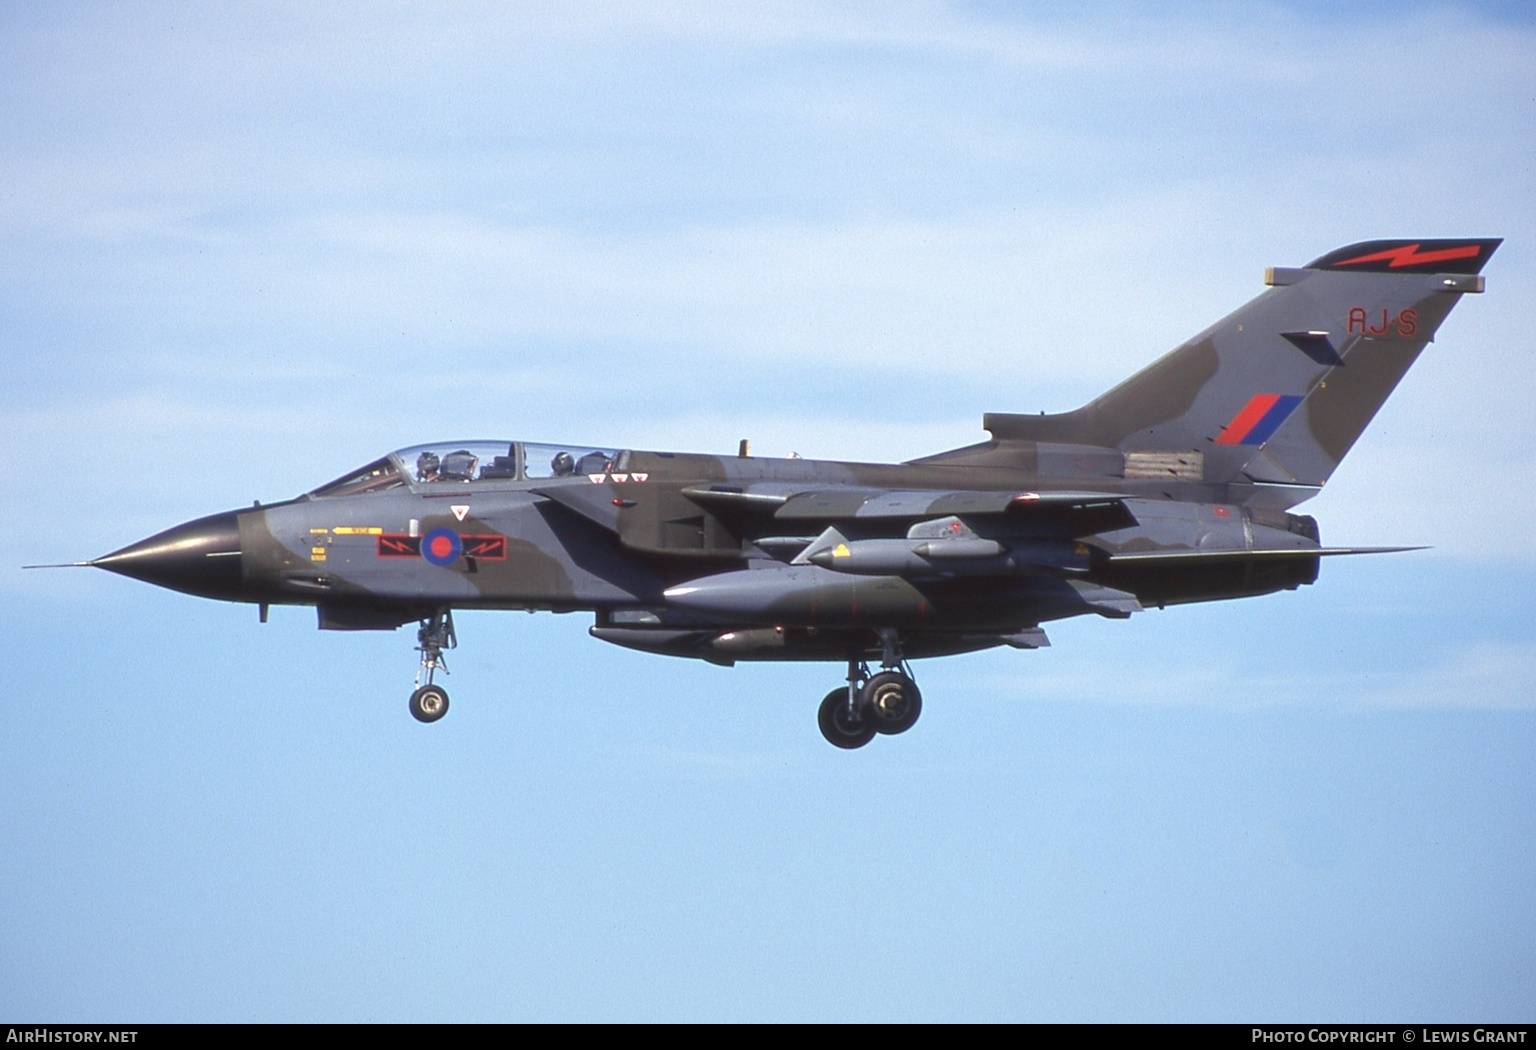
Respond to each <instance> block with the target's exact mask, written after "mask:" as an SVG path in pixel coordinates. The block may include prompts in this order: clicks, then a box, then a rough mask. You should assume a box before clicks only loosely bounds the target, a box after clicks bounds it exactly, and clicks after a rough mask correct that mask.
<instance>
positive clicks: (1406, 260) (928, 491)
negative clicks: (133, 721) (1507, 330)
mask: <svg viewBox="0 0 1536 1050" xmlns="http://www.w3.org/2000/svg"><path fill="white" fill-rule="evenodd" d="M1499 244H1500V241H1499V240H1498V239H1465V240H1385V241H1368V242H1364V243H1360V244H1352V245H1349V246H1348V247H1345V248H1340V249H1338V250H1337V251H1333V252H1329V253H1328V254H1326V255H1324V256H1322V257H1321V258H1318V259H1316V260H1314V261H1312V262H1310V263H1308V264H1307V265H1305V266H1302V267H1299V268H1280V267H1275V268H1271V269H1269V270H1267V271H1265V278H1264V280H1265V284H1266V285H1268V288H1267V289H1266V290H1264V291H1263V292H1262V293H1261V294H1259V295H1258V297H1257V298H1255V299H1253V300H1252V301H1250V302H1249V303H1248V304H1247V305H1245V306H1243V307H1241V308H1239V309H1238V310H1237V311H1236V312H1235V313H1232V314H1230V315H1229V316H1227V317H1225V318H1223V319H1222V320H1220V321H1217V322H1216V323H1215V324H1214V325H1212V326H1211V327H1209V328H1207V329H1206V330H1205V331H1203V332H1201V333H1199V334H1198V335H1196V336H1195V337H1193V338H1192V339H1190V340H1189V341H1188V342H1186V343H1184V344H1183V345H1181V346H1179V347H1177V348H1176V349H1174V350H1173V351H1172V352H1170V353H1169V354H1167V355H1166V356H1164V357H1162V358H1161V359H1159V360H1157V361H1155V362H1154V363H1153V364H1151V365H1149V366H1148V367H1146V368H1144V369H1143V370H1142V371H1140V372H1138V373H1136V374H1135V375H1133V376H1131V377H1130V378H1129V379H1127V380H1125V381H1124V382H1122V383H1120V384H1119V385H1118V386H1116V387H1114V388H1113V389H1111V390H1110V391H1108V392H1107V393H1105V394H1103V395H1102V396H1101V397H1098V398H1097V399H1095V400H1093V401H1092V402H1090V403H1089V404H1087V405H1084V406H1083V407H1082V408H1079V409H1077V410H1076V411H1072V412H1065V413H1060V414H1056V415H1044V414H1042V415H1016V414H1008V413H991V414H988V415H986V416H985V417H984V419H983V426H984V428H985V429H986V430H987V431H989V432H990V434H991V438H990V440H987V441H983V442H981V443H979V444H974V445H969V446H967V447H964V448H957V449H953V450H951V451H948V452H940V453H938V454H936V455H931V456H926V457H924V458H922V459H916V460H912V461H910V462H906V463H896V464H872V463H844V462H826V461H814V460H809V459H777V458H773V459H770V458H760V457H754V456H752V455H750V454H749V450H748V448H747V446H746V444H745V443H743V445H742V448H741V449H740V452H739V454H737V455H734V456H732V455H705V454H693V453H676V452H646V451H641V450H638V449H619V448H607V447H595V446H592V445H583V444H547V443H546V444H538V443H533V442H525V441H516V440H497V441H442V442H434V443H431V444H425V445H415V446H412V447H410V448H403V449H400V450H398V451H395V452H391V453H389V454H388V455H385V456H382V457H381V458H379V459H377V460H374V461H373V462H371V463H369V464H367V465H366V466H362V467H359V468H358V469H356V470H352V471H348V472H347V473H346V474H344V475H342V476H341V477H339V478H337V479H336V480H334V481H331V482H328V483H326V484H324V485H321V486H319V487H318V488H315V489H313V490H312V491H310V492H307V493H305V494H304V495H302V496H299V497H298V498H296V499H291V500H287V501H285V502H281V503H270V504H266V505H261V504H257V505H256V506H254V507H252V508H249V509H242V510H232V511H228V512H225V513H223V514H214V515H212V516H210V517H206V518H199V519H197V520H196V521H189V522H187V523H185V524H182V525H178V526H176V527H175V528H172V529H168V530H167V531H165V532H162V533H159V534H158V535H155V536H151V537H150V538H148V539H145V540H142V541H140V542H138V543H134V544H131V545H129V546H127V547H124V548H122V549H121V550H118V551H114V552H113V553H111V554H107V555H104V556H102V557H99V558H96V559H94V560H92V561H89V562H83V563H79V564H84V565H90V566H95V567H97V568H101V569H107V570H109V571H111V572H114V573H119V574H121V575H123V576H129V577H133V578H135V579H138V580H143V581H146V582H149V583H154V584H158V585H160V586H162V587H169V588H171V589H173V590H178V591H183V592H185V593H188V594H193V595H199V596H202V597H206V598H215V599H220V600H225V601H236V602H250V603H254V604H256V605H258V606H259V607H260V618H261V620H262V621H263V622H264V621H265V620H266V618H267V610H268V608H269V606H272V605H309V606H314V607H315V609H316V610H317V612H318V617H319V625H320V629H321V630H339V631H356V630H394V629H396V628H398V627H400V626H402V625H405V624H409V623H413V622H416V623H418V624H419V627H418V630H417V635H416V637H417V645H416V648H417V651H418V652H419V653H420V662H419V668H418V671H417V676H416V689H415V691H414V692H412V693H411V696H410V711H411V714H413V715H414V716H415V717H416V718H417V719H419V720H420V721H422V722H435V721H436V720H437V719H439V718H441V717H442V716H443V715H444V714H445V713H446V712H447V710H448V693H447V692H446V691H445V690H444V689H443V687H442V686H441V685H439V684H438V683H437V682H436V681H435V680H434V678H435V675H436V672H437V671H439V670H441V669H444V662H443V660H444V658H443V654H444V652H445V650H448V649H452V648H454V647H455V645H456V644H457V638H456V635H455V632H454V626H453V610H455V609H520V610H553V611H556V612H576V611H580V612H588V613H591V614H593V617H594V622H593V624H592V626H591V628H590V633H591V634H592V636H593V637H595V638H598V639H601V640H602V641H605V642H611V643H613V644H615V645H621V646H625V647H628V648H630V649H638V650H641V651H642V652H647V653H660V654H666V655H670V656H682V657H691V658H694V659H700V660H707V661H710V662H711V663H716V664H723V665H731V664H734V663H736V662H738V661H749V660H824V661H837V662H838V663H840V664H842V665H843V666H845V667H846V673H845V675H844V680H843V683H842V684H840V685H838V686H837V687H836V688H834V689H832V690H831V691H830V692H829V693H827V695H826V697H825V699H823V700H822V701H821V704H820V707H819V710H818V722H819V725H820V729H821V732H822V734H823V735H824V736H825V737H826V739H827V740H828V741H829V742H831V743H832V744H834V745H835V746H837V747H840V748H858V747H862V746H864V745H865V744H867V743H869V742H870V741H871V740H872V739H873V738H874V737H875V736H876V735H890V734H897V733H903V732H905V731H906V730H908V729H910V728H911V727H912V725H913V723H914V722H916V721H917V719H918V715H919V714H920V713H921V711H922V695H921V693H920V692H919V690H918V687H917V684H916V682H915V681H914V680H913V675H912V670H911V661H914V660H917V659H920V658H922V657H930V656H941V655H949V654H955V653H965V652H972V651H975V650H980V649H989V648H992V647H995V646H1012V647H1014V648H1016V649H1037V648H1039V647H1041V646H1045V645H1048V644H1049V642H1048V641H1047V639H1046V634H1045V631H1044V629H1043V628H1042V625H1043V624H1046V623H1049V622H1050V621H1053V620H1059V619H1063V618H1065V617H1069V616H1083V615H1095V616H1105V617H1110V618H1114V619H1124V618H1127V617H1130V616H1132V615H1133V614H1136V613H1139V612H1141V611H1142V610H1144V609H1147V608H1150V607H1157V608H1162V607H1164V606H1168V605H1175V604H1179V603H1183V602H1207V601H1220V600H1224V599H1228V598H1242V597H1248V596H1253V595H1262V594H1269V593H1272V592H1275V591H1281V590H1290V589H1295V588H1297V587H1300V586H1302V585H1304V584H1310V583H1312V582H1314V581H1315V580H1316V579H1317V576H1318V568H1319V564H1320V561H1321V559H1322V558H1324V557H1328V556H1333V555H1346V554H1359V553H1366V552H1371V551H1386V550H1402V549H1407V548H1360V547H1354V548H1350V547H1325V546H1323V545H1322V542H1321V540H1320V538H1319V533H1318V527H1317V523H1316V521H1314V520H1313V519H1312V518H1311V517H1307V516H1305V515H1299V514H1295V513H1292V508H1293V507H1295V506H1296V505H1298V504H1300V503H1302V502H1303V501H1305V500H1306V499H1308V498H1309V497H1311V496H1313V495H1315V494H1316V493H1317V492H1318V490H1319V489H1320V488H1321V487H1322V485H1323V484H1324V482H1326V481H1327V480H1328V478H1329V476H1330V475H1331V474H1332V473H1333V471H1334V468H1336V467H1337V466H1338V465H1339V463H1340V461H1341V460H1343V458H1344V456H1345V454H1346V453H1347V452H1348V451H1349V450H1350V448H1351V447H1352V446H1353V445H1354V443H1355V441H1356V440H1357V439H1358V438H1359V437H1360V434H1361V432H1362V431H1364V429H1365V427H1366V425H1367V424H1368V423H1369V422H1370V420H1371V418H1372V417H1373V416H1374V415H1375V414H1376V412H1377V410H1378V409H1380V407H1381V406H1382V404H1383V402H1385V400H1386V398H1387V396H1388V395H1389V394H1390V393H1391V392H1392V390H1393V389H1394V388H1395V387H1396V386H1397V384H1398V381H1399V380H1401V379H1402V377H1403V376H1404V374H1405V373H1406V372H1407V371H1408V368H1409V366H1411V365H1412V364H1413V362H1414V360H1415V359H1416V358H1417V357H1418V355H1419V353H1420V351H1422V350H1423V349H1424V347H1425V345H1426V344H1427V343H1429V342H1430V341H1431V340H1432V339H1433V338H1434V335H1435V332H1436V330H1437V329H1438V328H1439V327H1440V324H1441V322H1442V321H1444V320H1445V318H1446V316H1447V314H1449V313H1450V310H1451V308H1452V307H1453V306H1455V305H1456V303H1457V302H1458V301H1459V300H1460V298H1461V297H1462V296H1463V295H1465V294H1468V293H1474V292H1481V291H1482V290H1483V287H1484V281H1483V278H1482V277H1481V276H1480V272H1481V270H1482V268H1483V266H1484V265H1485V264H1486V263H1487V262H1488V260H1489V258H1490V257H1491V256H1492V254H1493V252H1494V250H1495V249H1496V248H1497V247H1498V245H1499ZM876 668H878V669H876Z"/></svg>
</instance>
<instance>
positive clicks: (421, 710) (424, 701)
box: [411, 608, 459, 722]
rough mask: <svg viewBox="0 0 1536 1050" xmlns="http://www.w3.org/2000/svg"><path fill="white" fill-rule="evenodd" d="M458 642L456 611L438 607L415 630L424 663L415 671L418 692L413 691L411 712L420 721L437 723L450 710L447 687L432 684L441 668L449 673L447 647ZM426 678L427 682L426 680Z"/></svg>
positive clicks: (418, 648)
mask: <svg viewBox="0 0 1536 1050" xmlns="http://www.w3.org/2000/svg"><path fill="white" fill-rule="evenodd" d="M458 644H459V639H458V636H457V635H455V634H454V633H453V610H452V609H447V608H444V609H439V610H438V611H437V612H434V613H433V614H432V615H431V616H429V617H428V618H427V619H425V620H422V621H421V629H420V630H418V631H417V632H416V651H417V652H419V653H420V654H421V666H420V667H419V668H418V669H417V671H416V691H415V692H414V693H412V694H411V715H412V716H413V717H415V719H416V721H418V722H436V721H437V720H438V719H439V718H442V717H443V716H444V715H446V714H447V713H448V690H446V689H444V688H443V687H442V686H440V685H433V684H432V676H433V675H434V674H436V673H437V669H438V668H442V670H443V673H444V674H447V673H448V661H446V660H444V659H443V650H444V649H453V648H455V647H457V646H458ZM423 679H425V682H423Z"/></svg>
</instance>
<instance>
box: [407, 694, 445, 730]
mask: <svg viewBox="0 0 1536 1050" xmlns="http://www.w3.org/2000/svg"><path fill="white" fill-rule="evenodd" d="M447 713H448V690H446V689H444V688H443V687H442V686H440V685H424V686H422V687H421V688H420V689H418V690H416V691H415V692H414V693H412V694H411V715H412V717H414V718H415V719H416V721H418V722H436V721H437V720H438V719H439V718H442V717H443V716H444V715H446V714H447Z"/></svg>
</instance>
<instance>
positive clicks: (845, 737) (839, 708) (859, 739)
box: [816, 687, 875, 751]
mask: <svg viewBox="0 0 1536 1050" xmlns="http://www.w3.org/2000/svg"><path fill="white" fill-rule="evenodd" d="M816 724H817V725H818V726H820V727H821V735H822V736H824V737H826V738H827V743H829V744H831V745H832V746H833V747H840V748H843V749H844V750H845V751H851V750H853V749H854V748H856V747H863V746H864V745H865V744H867V743H869V742H870V741H871V740H873V739H874V738H875V727H874V725H873V724H871V722H870V720H869V719H868V718H861V719H859V720H858V721H857V722H855V721H852V720H850V719H849V717H848V690H847V688H846V687H845V688H842V689H834V690H832V691H831V692H830V693H828V694H827V697H826V699H825V700H823V701H822V702H821V707H820V708H819V709H818V710H817V712H816Z"/></svg>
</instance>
